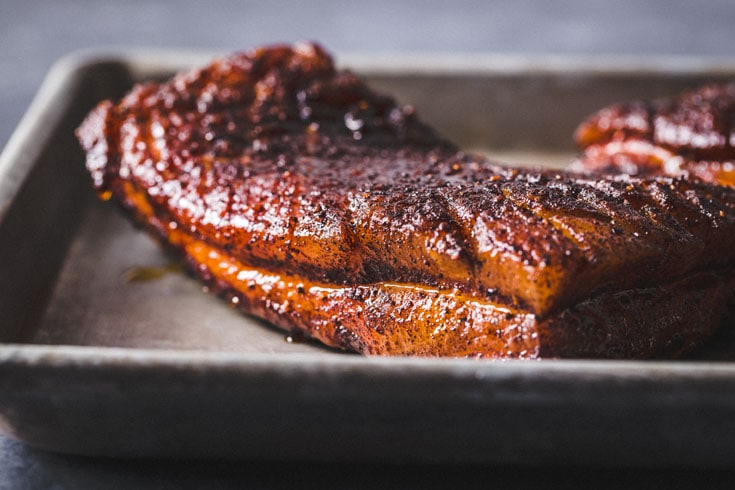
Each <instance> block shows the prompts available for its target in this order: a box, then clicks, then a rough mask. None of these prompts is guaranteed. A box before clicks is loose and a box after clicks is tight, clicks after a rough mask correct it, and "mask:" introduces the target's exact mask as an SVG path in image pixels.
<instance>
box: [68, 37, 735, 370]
mask: <svg viewBox="0 0 735 490" xmlns="http://www.w3.org/2000/svg"><path fill="white" fill-rule="evenodd" d="M78 135H79V138H80V141H81V143H82V146H83V147H84V149H85V150H86V151H87V167H88V168H89V170H90V172H91V174H92V177H93V179H94V183H95V186H96V188H97V189H98V191H99V192H100V193H101V194H102V195H104V196H108V195H112V196H114V197H115V198H116V199H117V200H118V201H119V202H121V203H122V204H123V206H124V207H125V208H126V209H128V210H129V211H130V212H131V213H132V214H133V215H134V216H135V217H136V219H137V220H138V221H139V222H142V223H144V224H145V225H146V226H147V227H148V228H149V229H150V230H152V231H153V232H154V234H156V235H157V236H159V237H160V238H161V239H163V240H165V241H166V242H168V243H169V244H171V245H172V246H173V248H175V249H176V250H179V251H181V252H182V253H183V255H184V256H185V257H186V259H187V262H188V263H189V264H190V265H191V266H192V268H193V270H195V271H196V272H197V273H198V274H199V275H200V276H201V277H202V278H203V279H204V280H206V281H207V282H209V283H211V284H212V285H214V286H215V288H216V289H217V290H218V291H219V292H221V293H222V294H225V295H230V296H233V297H236V298H237V301H239V303H240V304H241V306H242V307H243V309H244V310H245V311H246V312H249V313H252V314H255V315H258V316H261V317H263V318H266V319H268V320H269V321H271V322H273V323H275V324H277V325H280V326H281V327H284V328H286V329H295V330H299V331H301V332H303V333H305V334H306V335H309V336H312V337H315V338H317V339H320V340H321V341H323V342H325V343H326V344H328V345H332V346H337V347H343V348H348V349H353V350H357V351H359V352H363V353H369V354H419V355H459V356H482V357H538V356H547V357H549V356H576V357H580V356H585V357H587V356H594V357H651V356H672V355H677V354H679V353H681V352H683V351H686V350H688V349H690V348H692V347H693V346H695V345H697V344H698V343H700V342H701V341H702V340H703V339H705V338H706V337H707V336H709V335H710V334H711V333H712V332H713V331H714V330H715V329H716V328H717V327H718V326H719V325H720V324H721V322H722V321H723V319H724V318H725V316H726V314H727V311H728V309H729V306H730V303H731V301H732V285H733V284H732V283H733V280H732V279H731V277H733V275H732V274H731V273H730V272H729V271H730V269H731V268H732V267H733V265H735V247H734V246H733V245H735V209H734V208H735V191H733V190H731V189H729V188H724V187H718V186H713V185H708V184H705V183H699V182H691V181H687V180H682V179H672V178H659V179H648V180H641V179H635V178H629V177H619V178H606V179H586V178H583V177H580V176H576V175H574V174H557V173H543V172H539V171H528V170H518V169H512V168H504V167H500V166H497V165H495V164H493V163H491V162H488V161H486V160H484V159H483V158H481V157H479V156H476V155H468V154H464V153H462V152H460V151H458V150H457V149H456V148H455V147H454V146H453V145H452V144H451V143H448V142H446V141H444V140H443V139H441V138H439V137H438V136H436V135H435V133H434V132H433V131H432V130H431V129H430V128H429V127H427V126H426V125H424V124H422V123H421V122H420V121H419V120H418V119H417V118H416V116H415V114H414V113H413V111H412V110H411V109H410V108H407V107H402V106H399V105H397V104H395V102H394V101H393V100H392V99H390V98H388V97H385V96H382V95H379V94H375V93H374V92H372V91H371V90H370V89H369V88H367V87H366V86H365V85H364V84H363V83H362V82H361V81H360V80H359V79H358V78H357V77H355V76H354V75H353V74H351V73H349V72H340V71H336V70H335V68H334V67H333V64H332V61H331V59H330V58H329V56H327V55H326V54H325V53H324V52H323V51H322V50H321V49H320V48H319V47H318V46H315V45H312V44H300V45H296V46H294V47H288V46H276V47H270V48H262V49H258V50H255V51H252V52H249V53H243V54H237V55H233V56H231V57H229V58H225V59H221V60H218V61H215V62H214V63H213V64H211V65H210V66H208V67H206V68H204V69H201V70H197V71H193V72H190V73H185V74H182V75H179V76H177V77H175V78H173V79H172V80H171V81H169V82H166V83H163V84H160V85H158V84H146V85H141V86H137V87H136V88H135V89H133V91H132V92H131V93H130V94H129V95H127V96H126V97H125V98H124V99H123V100H122V101H121V102H120V103H118V104H114V103H112V102H109V101H108V102H103V103H101V104H100V105H99V106H98V107H97V108H96V109H95V110H94V111H93V112H92V113H91V114H90V116H89V117H88V118H87V119H86V121H85V123H84V124H83V125H82V126H81V128H80V129H79V131H78Z"/></svg>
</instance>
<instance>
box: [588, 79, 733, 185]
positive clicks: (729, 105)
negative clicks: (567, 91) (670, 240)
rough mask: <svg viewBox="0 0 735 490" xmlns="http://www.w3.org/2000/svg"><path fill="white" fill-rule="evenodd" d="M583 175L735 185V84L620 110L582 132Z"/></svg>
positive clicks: (593, 120)
mask: <svg viewBox="0 0 735 490" xmlns="http://www.w3.org/2000/svg"><path fill="white" fill-rule="evenodd" d="M575 137H576V140H577V143H578V144H579V146H580V147H581V148H582V149H583V154H582V157H581V158H580V160H579V161H578V162H576V163H577V166H578V168H579V170H582V171H584V170H592V171H593V172H596V173H604V172H612V173H622V172H624V173H629V174H632V175H639V176H647V175H672V176H687V177H690V178H696V179H700V180H704V181H706V182H715V183H718V184H721V185H735V83H730V84H710V85H706V86H704V87H700V88H698V89H696V90H689V91H686V92H684V93H682V94H678V95H676V96H674V97H669V98H662V99H659V100H654V101H635V102H626V103H620V104H614V105H612V106H609V107H605V108H604V109H601V110H600V111H598V112H597V113H595V114H593V115H592V116H590V117H589V118H588V119H587V120H586V121H584V122H583V123H582V124H581V125H580V127H579V128H578V129H577V131H576V134H575Z"/></svg>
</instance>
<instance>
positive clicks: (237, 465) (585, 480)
mask: <svg viewBox="0 0 735 490" xmlns="http://www.w3.org/2000/svg"><path fill="white" fill-rule="evenodd" d="M734 23H735V1H733V0H711V1H707V0H704V1H697V2H695V1H690V0H685V1H681V0H676V1H670V0H650V1H634V0H623V1H616V2H601V1H600V2H597V1H594V0H593V1H590V0H586V1H584V0H564V1H544V0H513V1H506V2H501V1H471V0H462V1H454V2H449V1H438V0H432V1H424V2H421V1H417V0H410V1H399V0H392V1H386V0H372V1H362V2H354V1H346V0H343V1H323V2H322V1H311V2H297V1H287V2H266V1H260V2H250V1H235V0H227V1H211V2H204V1H201V0H196V1H195V0H184V1H179V2H165V1H162V0H148V1H144V0H126V1H120V2H98V1H92V0H66V1H63V0H61V1H54V0H31V1H29V0H25V1H19V0H0V47H1V48H2V49H0V147H2V146H4V144H5V143H6V141H7V140H8V138H9V137H10V134H11V132H12V130H13V128H14V127H15V126H16V125H17V123H18V121H19V119H20V118H21V116H22V114H23V112H24V111H25V109H26V107H27V106H28V104H29V103H30V100H31V98H32V97H33V94H34V93H35V91H36V90H37V88H38V87H39V85H40V83H41V81H42V79H43V77H44V75H45V73H46V71H47V70H48V68H49V67H50V66H51V64H52V63H53V62H54V61H55V60H56V59H58V58H59V57H61V56H63V55H65V54H67V53H69V52H72V51H75V50H78V49H84V48H94V47H102V46H135V47H156V48H166V47H171V48H193V49H207V50H211V51H218V52H223V53H226V52H228V51H232V50H237V49H242V48H247V47H251V46H255V45H258V44H263V43H270V42H276V41H288V42H290V41H296V40H301V39H311V40H317V41H320V42H322V43H323V44H324V45H325V46H326V47H327V48H328V49H330V50H333V51H338V52H346V51H360V52H390V51H411V52H417V53H422V52H428V53H430V52H437V51H442V52H500V53H515V54H518V53H520V54H532V55H543V54H545V53H560V54H585V55H588V54H597V53H599V54H622V55H641V56H650V57H651V58H655V57H657V56H661V55H672V54H673V55H690V56H733V54H734V53H733V46H735V28H733V24H734ZM0 273H1V272H0ZM560 450H563V449H560ZM732 476H733V475H730V474H727V473H708V474H701V473H699V472H697V471H692V470H680V471H674V472H671V471H667V472H663V473H662V472H658V471H654V470H629V471H611V470H604V471H595V470H591V469H579V468H578V469H556V470H553V471H548V470H534V471H529V470H527V469H518V468H476V467H475V468H457V467H453V468H440V467H408V468H406V467H385V466H382V467H376V466H360V465H328V464H323V465H307V464H299V463H292V464H284V463H254V462H184V463H182V462H171V461H166V462H161V461H110V460H94V459H87V458H77V457H68V456H61V455H53V454H46V453H43V452H39V451H36V450H33V449H30V448H27V447H25V446H23V445H22V444H19V443H16V442H14V441H11V440H9V439H7V438H4V437H2V436H0V489H23V488H29V489H45V488H54V489H77V488H79V489H93V488H94V489H96V488H143V489H146V488H287V487H288V488H291V487H317V486H318V487H328V488H349V487H354V488H392V487H401V488H419V487H421V488H438V487H442V486H446V487H458V486H460V485H462V486H465V487H467V486H470V487H479V486H480V485H482V486H483V487H488V486H489V487H492V486H495V487H501V488H502V487H506V486H511V485H512V486H513V487H515V488H532V487H537V486H544V487H552V488H553V487H575V486H582V487H594V488H649V487H651V486H655V487H662V486H664V485H666V486H669V487H674V488H685V487H694V488H709V487H714V486H717V487H718V488H719V486H722V488H725V485H728V483H729V481H731V477H732ZM728 488H729V486H728Z"/></svg>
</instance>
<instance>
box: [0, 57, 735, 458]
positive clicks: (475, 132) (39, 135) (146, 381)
mask: <svg viewBox="0 0 735 490" xmlns="http://www.w3.org/2000/svg"><path fill="white" fill-rule="evenodd" d="M200 59H201V55H194V54H191V55H187V54H186V53H179V54H177V55H171V54H169V55H167V54H161V55H158V56H152V55H148V57H147V58H140V57H136V56H132V55H124V56H122V57H118V58H117V60H118V61H116V60H115V59H107V60H106V61H105V60H100V59H99V58H98V59H97V61H94V60H92V59H90V58H81V59H80V58H74V59H70V60H67V61H66V62H64V63H62V64H61V65H59V67H58V68H57V69H56V70H55V71H54V72H53V73H52V75H51V76H50V77H49V79H48V81H47V84H46V85H45V86H44V88H43V90H42V93H41V96H40V98H39V99H38V102H37V104H36V105H35V106H34V108H33V109H32V110H31V111H30V112H29V115H28V117H27V118H26V120H25V121H24V122H23V124H22V125H21V127H20V129H19V131H18V132H17V133H16V136H15V137H14V139H13V140H12V141H11V142H10V144H9V146H8V148H7V150H6V152H5V153H4V154H3V156H2V157H0V178H2V183H3V187H2V190H3V194H2V196H0V199H3V200H2V202H4V203H7V205H5V207H4V208H2V210H3V213H2V215H1V216H2V221H1V222H0V251H2V252H3V253H0V261H2V265H1V267H2V270H3V272H4V273H3V275H2V277H0V315H2V318H3V319H4V321H3V323H2V325H1V326H0V328H1V331H0V341H2V342H3V344H2V345H0V426H2V429H3V432H4V433H6V434H9V435H12V436H13V437H16V438H18V439H20V440H23V441H25V442H27V443H28V444H30V445H33V446H36V447H40V448H45V449H50V450H54V451H60V452H68V453H76V454H91V455H108V456H164V457H172V456H196V457H212V456H225V457H248V458H261V459H282V460H293V459H301V460H319V461H326V460H334V459H341V460H349V461H392V462H396V461H398V462H400V461H417V462H476V463H487V462H492V463H514V464H519V463H520V464H575V465H580V464H595V465H623V466H636V465H654V466H655V465H658V466H673V465H681V464H687V465H693V466H714V467H728V466H731V465H732V463H733V458H734V456H733V455H735V417H733V414H735V396H733V395H732V393H735V390H733V388H735V365H733V364H731V363H728V362H725V363H704V362H699V363H687V362H678V363H676V362H670V363H640V362H630V363H624V362H622V363H621V362H617V363H613V362H589V361H575V362H555V361H542V362H533V363H524V362H506V363H488V362H476V361H465V360H447V359H444V360H431V359H375V358H362V357H358V356H354V355H350V354H342V353H337V352H333V351H329V350H326V349H323V348H321V347H319V346H316V345H312V344H298V343H297V344H293V343H288V342H286V340H285V335H284V334H283V333H281V332H278V331H275V330H273V329H270V328H268V327H266V326H264V325H262V324H261V323H259V322H256V321H254V320H251V319H248V318H245V317H243V316H242V315H239V314H237V313H236V312H235V311H233V310H231V309H230V308H228V307H227V306H226V305H225V304H224V303H223V302H222V301H220V300H218V299H216V298H214V297H212V296H211V295H207V294H203V293H202V292H201V287H200V286H199V285H198V284H197V283H196V282H194V281H193V280H191V279H190V278H188V277H186V276H185V275H183V274H181V273H179V272H176V271H175V270H170V268H168V267H167V266H166V264H167V262H168V259H167V258H166V257H165V256H164V255H163V254H161V252H160V251H159V250H158V249H157V247H156V246H155V245H154V244H153V243H152V242H151V241H150V240H149V239H148V238H147V237H145V236H144V235H142V234H141V233H140V232H138V231H137V230H135V229H134V228H133V227H132V226H130V225H129V224H128V223H127V222H125V220H123V219H122V218H121V217H120V216H119V215H118V214H117V211H116V210H115V209H114V207H112V206H111V205H107V204H103V203H99V202H97V201H96V200H95V199H94V196H93V195H92V192H91V190H89V185H88V182H87V181H86V178H85V176H84V173H83V171H82V168H81V167H82V156H81V152H80V151H79V150H78V149H77V148H76V144H75V142H74V139H73V135H72V133H71V132H72V130H73V128H74V127H76V125H77V124H78V122H79V120H80V119H81V117H82V116H83V114H84V113H85V112H86V110H88V109H89V108H90V107H91V106H92V105H93V104H94V103H95V102H96V101H97V100H99V99H100V98H101V97H107V96H117V95H119V94H120V93H122V92H123V91H124V90H125V88H126V87H128V86H129V84H130V83H131V81H132V80H134V79H138V78H141V77H143V78H146V77H150V76H154V75H160V74H163V73H165V72H168V71H169V70H170V69H172V68H175V67H178V66H180V64H181V63H182V62H183V63H184V64H186V63H187V60H189V61H192V60H196V61H199V60H200ZM343 63H345V64H348V65H351V66H354V67H355V69H357V70H358V71H364V72H365V73H367V74H368V75H369V76H370V78H371V80H372V81H373V82H374V83H375V84H376V85H377V86H380V87H382V88H384V89H387V90H390V91H391V92H393V93H396V94H398V96H399V98H400V99H402V100H403V101H405V102H410V103H412V104H414V105H416V106H417V108H418V109H419V111H420V112H421V113H422V114H424V116H425V118H426V119H427V120H428V121H429V122H430V123H434V124H436V125H437V126H439V127H440V128H443V129H444V131H445V132H446V133H447V134H448V135H449V136H450V137H452V138H454V139H457V140H458V141H460V142H461V143H462V144H464V145H466V146H471V147H475V148H478V147H484V146H486V145H490V146H492V147H493V148H494V149H495V150H498V151H499V152H501V154H503V155H506V156H511V157H512V156H514V155H521V154H522V155H526V157H527V158H528V159H529V160H531V161H537V162H539V163H543V162H545V161H546V160H547V159H554V160H555V162H557V163H558V162H559V161H564V159H565V158H567V156H568V155H570V154H571V148H570V146H569V143H568V141H569V139H568V138H569V136H568V135H570V134H571V130H572V128H573V127H574V124H576V123H577V122H578V121H579V120H580V119H581V117H582V115H584V114H586V113H588V112H590V111H591V110H593V109H595V108H597V107H599V106H601V105H603V104H606V103H608V102H610V101H613V100H618V99H626V98H632V97H636V98H638V97H646V96H651V95H657V94H662V93H670V92H674V91H678V90H680V89H681V88H683V87H685V86H691V85H693V84H696V83H700V82H702V81H703V80H705V79H707V80H709V79H713V78H718V77H725V76H727V75H732V74H734V73H735V65H718V66H717V67H716V69H713V67H712V66H710V65H707V64H694V63H692V62H691V61H687V60H669V61H668V62H666V63H662V64H661V65H659V66H655V67H651V66H645V65H643V64H641V63H637V62H625V63H623V62H617V65H616V64H615V63H612V62H611V63H610V64H609V65H605V64H604V63H600V62H598V64H597V65H595V66H591V65H590V64H589V63H587V62H586V61H585V60H580V59H577V60H571V59H566V60H556V61H544V60H540V59H539V60H528V59H525V60H524V61H523V62H522V63H520V62H519V61H518V60H517V59H515V60H514V59H512V58H485V59H483V60H482V61H481V62H478V60H477V59H475V60H473V62H472V63H471V64H470V63H469V62H467V60H464V61H463V60H462V58H461V57H454V58H452V59H449V60H447V59H443V60H442V59H435V60H433V61H432V60H428V61H427V62H426V63H424V64H417V65H416V66H414V68H413V69H410V70H407V69H404V70H403V71H401V70H396V69H395V68H393V69H388V68H386V67H385V66H383V68H380V66H376V63H375V60H366V59H358V58H353V59H349V58H346V59H344V60H343ZM606 66H607V68H606ZM371 67H372V68H371ZM478 101H482V102H478ZM455 110H456V111H458V112H456V113H455V112H453V111H455ZM521 135H522V136H521ZM562 135H564V137H562ZM147 268H153V269H147ZM141 270H144V271H145V270H148V271H150V270H154V271H163V272H162V273H161V274H159V273H158V272H155V273H153V274H148V276H156V277H154V278H152V279H151V280H130V278H131V274H132V275H133V277H135V275H136V273H137V274H138V276H139V277H140V274H141ZM6 271H7V272H6ZM131 271H132V272H131ZM142 275H143V276H146V273H143V274H142ZM560 447H563V448H565V450H564V451H559V450H555V448H560Z"/></svg>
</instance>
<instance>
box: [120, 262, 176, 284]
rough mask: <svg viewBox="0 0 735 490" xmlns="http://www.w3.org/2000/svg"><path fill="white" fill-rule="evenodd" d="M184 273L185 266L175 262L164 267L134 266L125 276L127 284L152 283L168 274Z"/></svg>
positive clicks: (124, 273)
mask: <svg viewBox="0 0 735 490" xmlns="http://www.w3.org/2000/svg"><path fill="white" fill-rule="evenodd" d="M182 272H184V266H183V265H181V264H177V263H175V262H169V263H168V264H166V265H162V266H133V267H130V268H128V269H126V270H125V271H124V272H123V274H122V277H123V280H124V281H125V282H150V281H157V280H159V279H161V278H163V277H164V276H165V275H167V274H180V273H182Z"/></svg>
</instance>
